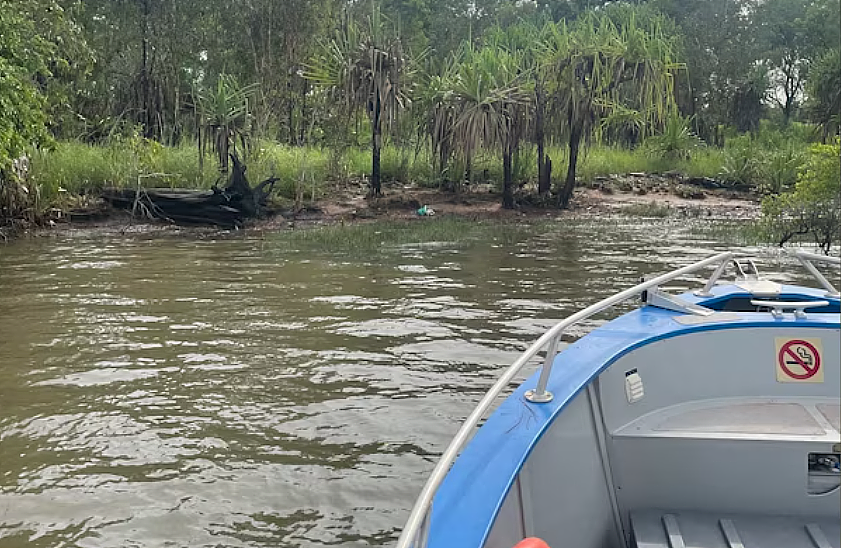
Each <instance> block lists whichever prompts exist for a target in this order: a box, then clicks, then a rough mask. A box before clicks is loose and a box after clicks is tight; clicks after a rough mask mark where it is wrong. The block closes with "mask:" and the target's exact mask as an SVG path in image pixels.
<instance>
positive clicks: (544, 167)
mask: <svg viewBox="0 0 841 548" xmlns="http://www.w3.org/2000/svg"><path fill="white" fill-rule="evenodd" d="M544 99H545V96H544V94H543V88H542V86H541V85H540V83H538V85H537V88H536V90H535V103H536V105H535V106H536V110H535V117H534V140H535V142H536V143H537V192H538V193H539V194H540V195H545V194H549V192H550V191H551V190H552V182H551V181H552V162H551V161H550V160H549V159H548V158H547V157H546V151H545V145H546V132H545V129H544V123H545V122H544V118H545V112H546V106H545V105H544Z"/></svg>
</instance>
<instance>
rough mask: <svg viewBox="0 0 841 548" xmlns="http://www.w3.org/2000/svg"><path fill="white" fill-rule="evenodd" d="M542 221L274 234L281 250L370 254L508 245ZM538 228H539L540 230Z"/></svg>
mask: <svg viewBox="0 0 841 548" xmlns="http://www.w3.org/2000/svg"><path fill="white" fill-rule="evenodd" d="M545 222H546V221H542V220H538V221H534V222H528V223H523V222H513V221H511V222H507V221H500V220H494V221H487V220H473V219H465V218H461V217H423V218H420V217H419V218H417V219H413V220H406V221H373V222H370V223H361V224H350V225H326V226H321V227H315V228H306V229H301V230H291V231H286V232H280V233H277V234H276V235H275V236H274V238H275V241H276V242H278V243H279V244H281V245H282V246H283V248H284V249H295V248H301V249H306V250H308V251H310V250H313V249H320V250H323V251H325V252H330V253H357V254H358V253H359V252H362V251H364V252H367V253H372V252H375V251H379V250H383V249H393V248H395V247H400V246H404V245H411V244H417V245H422V244H431V243H449V244H464V243H466V242H471V241H478V240H481V241H488V240H493V241H496V242H498V243H506V244H510V243H512V242H516V241H519V240H521V239H523V238H527V237H529V236H533V235H534V234H535V233H536V232H542V231H543V230H544V229H545V228H546V227H548V226H550V225H549V224H546V225H544V224H543V223H545ZM541 227H542V228H541Z"/></svg>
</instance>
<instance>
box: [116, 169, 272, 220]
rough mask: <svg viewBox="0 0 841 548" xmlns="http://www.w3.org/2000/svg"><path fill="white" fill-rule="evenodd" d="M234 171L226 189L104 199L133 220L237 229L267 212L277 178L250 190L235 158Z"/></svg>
mask: <svg viewBox="0 0 841 548" xmlns="http://www.w3.org/2000/svg"><path fill="white" fill-rule="evenodd" d="M231 159H232V160H233V170H232V171H231V176H230V178H229V179H228V185H227V186H225V188H222V189H220V188H218V187H214V188H212V189H211V190H187V189H169V188H143V187H139V186H138V188H136V189H127V188H121V189H116V188H111V189H106V190H105V191H103V193H102V197H103V199H104V200H105V201H106V202H107V203H109V204H110V205H111V206H113V207H115V208H117V209H123V210H127V211H130V212H131V213H132V215H133V216H143V217H146V218H149V219H160V220H163V221H166V222H170V223H173V224H178V225H212V226H221V227H225V228H237V227H240V226H242V225H243V223H244V222H245V221H246V220H247V219H251V218H256V217H259V216H260V215H262V214H263V213H264V212H265V210H266V201H267V199H268V197H269V195H270V194H271V192H272V190H273V189H274V183H275V182H276V181H277V179H276V178H274V177H270V178H269V179H266V180H265V181H263V182H261V183H260V184H258V185H257V186H256V187H253V188H252V187H251V185H250V184H248V179H246V177H245V170H246V167H245V165H244V164H243V163H242V162H241V161H240V160H239V159H238V158H237V157H236V156H234V155H231Z"/></svg>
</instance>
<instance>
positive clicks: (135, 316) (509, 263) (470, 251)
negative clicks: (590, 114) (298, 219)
mask: <svg viewBox="0 0 841 548" xmlns="http://www.w3.org/2000/svg"><path fill="white" fill-rule="evenodd" d="M429 222H438V220H430V221H429ZM384 230H387V227H386V228H384ZM456 232H459V231H456ZM724 233H726V231H718V232H717V235H716V236H715V237H712V236H703V235H699V231H698V227H697V226H693V225H686V224H681V223H676V222H673V221H672V222H669V221H658V222H646V221H642V220H629V221H612V222H610V223H597V222H595V221H591V222H578V223H575V224H569V223H567V224H554V225H553V224H545V225H540V226H539V227H535V228H533V229H529V228H513V227H500V226H491V225H487V226H485V228H484V229H482V230H480V231H478V232H477V231H475V230H469V231H468V230H465V231H464V234H459V235H458V237H454V238H451V240H453V241H431V242H429V241H427V242H416V243H412V242H408V243H399V244H396V243H395V244H386V245H385V246H384V247H383V248H382V249H375V248H372V249H368V250H364V249H358V248H354V249H349V250H343V249H341V246H336V245H333V246H327V247H325V246H324V244H323V242H319V241H318V240H313V241H310V240H306V239H294V238H293V239H290V238H289V237H288V236H286V235H284V234H275V235H266V236H261V237H257V236H241V235H228V236H225V235H216V236H212V235H211V236H208V235H207V234H205V235H204V236H203V237H200V238H199V237H197V236H195V235H190V236H164V237H162V236H150V235H145V236H144V235H135V236H124V235H114V234H111V235H109V234H102V233H97V232H84V231H82V232H75V233H66V234H59V235H56V236H54V237H49V238H36V239H30V240H21V241H17V242H13V243H11V244H9V245H6V246H4V247H2V248H0V365H2V375H0V547H18V546H45V547H46V546H49V547H59V546H61V547H65V546H81V547H93V546H97V547H168V546H173V547H175V546H248V547H263V546H265V547H269V546H272V547H278V546H280V547H284V546H289V547H323V546H336V545H338V546H369V545H384V544H388V543H390V542H392V541H393V540H394V539H395V538H396V535H397V533H398V532H399V528H400V526H401V525H402V523H403V520H404V519H405V518H406V516H407V514H408V510H409V508H410V507H411V505H412V502H413V501H414V498H415V496H416V494H417V493H418V491H419V490H420V488H421V486H422V484H423V482H424V480H425V478H426V475H427V474H428V472H429V471H430V470H431V469H432V467H433V466H434V463H435V457H436V455H438V454H440V452H441V451H442V450H443V449H444V447H445V446H446V444H447V442H448V441H449V439H450V436H451V435H452V434H453V433H454V432H455V430H456V429H457V428H458V425H459V422H460V421H461V420H462V419H463V418H464V417H466V416H467V414H468V413H469V412H470V410H471V408H472V406H473V405H474V403H475V402H476V401H478V399H479V398H480V397H481V395H482V393H483V392H484V390H486V389H487V388H488V387H489V385H490V384H491V383H492V382H493V380H494V378H495V376H496V375H497V374H498V372H499V370H500V368H502V367H504V366H506V365H508V364H509V363H511V362H512V361H513V360H514V359H516V357H517V355H518V353H519V352H520V351H522V350H523V349H524V348H525V347H526V346H527V345H528V343H529V342H530V341H532V340H534V339H535V338H537V337H538V336H539V335H540V334H541V333H542V332H543V331H544V330H545V329H546V328H547V327H549V326H550V325H552V323H553V322H555V321H557V320H559V319H561V318H563V317H564V316H566V315H568V314H570V313H572V312H574V311H575V310H577V309H579V308H581V307H583V306H585V305H587V304H590V303H592V302H595V301H596V300H598V299H600V298H603V297H606V296H608V295H610V294H611V293H613V292H616V291H618V290H620V289H623V288H625V287H627V286H629V285H631V284H633V283H635V282H636V281H637V280H638V279H639V277H640V276H641V275H644V274H649V273H656V272H662V271H664V270H666V269H669V268H673V267H677V266H680V265H684V264H687V263H689V262H691V261H693V260H697V259H699V258H702V257H704V256H706V255H707V254H708V252H709V251H711V250H721V249H726V248H729V247H731V246H728V245H727V242H726V241H722V239H725V240H726V237H723V236H722V235H721V234H724ZM410 239H411V238H410ZM764 253H766V254H765V257H764V259H763V260H762V261H761V263H760V264H761V266H763V267H764V268H765V269H766V270H767V271H770V272H772V273H773V272H775V271H778V270H780V268H782V267H781V265H780V263H779V261H778V260H777V259H776V258H775V257H774V254H773V252H770V253H769V252H764ZM791 272H792V274H788V275H781V276H777V278H778V279H781V280H802V279H805V278H804V276H803V275H802V274H801V272H800V271H799V270H797V269H796V268H794V267H792V270H791ZM698 280H700V278H696V281H698ZM689 285H690V282H685V283H684V284H683V287H684V288H685V287H688V286H689ZM677 287H680V284H678V286H677ZM595 323H597V321H596V320H594V321H593V322H590V323H589V324H586V325H584V326H582V327H581V328H579V331H577V332H575V333H573V334H572V335H577V334H580V333H581V332H583V329H585V328H588V327H591V326H592V325H594V324H595Z"/></svg>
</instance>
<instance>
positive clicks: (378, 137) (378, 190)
mask: <svg viewBox="0 0 841 548" xmlns="http://www.w3.org/2000/svg"><path fill="white" fill-rule="evenodd" d="M380 115H381V112H380V101H379V98H378V99H377V100H376V101H375V104H374V120H373V126H374V127H373V134H374V135H373V139H372V140H371V153H372V154H371V195H372V196H379V195H380V194H382V187H381V185H380V149H381V148H382V144H383V139H382V123H381V118H380Z"/></svg>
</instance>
